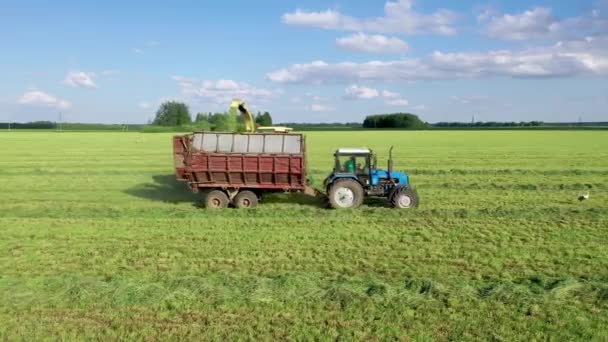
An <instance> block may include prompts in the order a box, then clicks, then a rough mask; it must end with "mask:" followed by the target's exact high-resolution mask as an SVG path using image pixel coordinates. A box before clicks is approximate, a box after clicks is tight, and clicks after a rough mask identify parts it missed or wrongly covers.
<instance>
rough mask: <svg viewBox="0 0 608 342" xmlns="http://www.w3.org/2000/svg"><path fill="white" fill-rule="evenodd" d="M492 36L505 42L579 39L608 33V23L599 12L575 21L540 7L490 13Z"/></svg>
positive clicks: (481, 19)
mask: <svg viewBox="0 0 608 342" xmlns="http://www.w3.org/2000/svg"><path fill="white" fill-rule="evenodd" d="M479 19H480V21H487V27H486V33H487V35H488V36H490V37H492V38H497V39H503V40H529V39H576V38H579V39H580V38H584V37H586V36H597V35H604V34H606V33H608V19H606V18H604V17H602V16H601V15H600V11H599V10H593V11H591V13H589V14H586V15H583V16H578V17H572V18H564V19H561V18H558V17H556V16H555V15H554V14H553V11H552V10H551V9H550V8H546V7H536V8H533V9H530V10H527V11H524V12H521V13H516V14H496V13H495V12H494V13H486V14H484V15H483V16H480V17H479Z"/></svg>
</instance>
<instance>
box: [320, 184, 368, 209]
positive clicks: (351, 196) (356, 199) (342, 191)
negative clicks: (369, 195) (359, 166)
mask: <svg viewBox="0 0 608 342" xmlns="http://www.w3.org/2000/svg"><path fill="white" fill-rule="evenodd" d="M363 196H364V193H363V187H362V186H361V184H359V183H357V182H356V181H354V180H352V179H343V180H338V181H336V182H334V184H332V185H331V187H330V188H329V192H328V197H329V204H330V205H331V206H332V208H334V209H347V208H357V207H359V206H360V205H361V203H363Z"/></svg>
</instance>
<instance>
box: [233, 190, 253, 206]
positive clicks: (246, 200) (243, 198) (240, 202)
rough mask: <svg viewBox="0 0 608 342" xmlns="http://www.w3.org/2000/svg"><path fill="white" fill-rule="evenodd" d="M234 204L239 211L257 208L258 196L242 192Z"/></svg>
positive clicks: (249, 192)
mask: <svg viewBox="0 0 608 342" xmlns="http://www.w3.org/2000/svg"><path fill="white" fill-rule="evenodd" d="M232 204H234V206H235V207H237V208H239V209H251V208H255V207H256V206H257V205H258V196H257V195H256V194H255V193H253V192H252V191H249V190H245V191H241V192H239V193H238V194H237V195H236V196H235V197H234V199H233V200H232Z"/></svg>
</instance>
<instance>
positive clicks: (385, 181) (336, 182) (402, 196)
mask: <svg viewBox="0 0 608 342" xmlns="http://www.w3.org/2000/svg"><path fill="white" fill-rule="evenodd" d="M392 150H393V148H392V147H391V148H390V150H389V160H388V169H387V170H381V169H378V168H377V164H378V162H377V157H376V155H375V154H374V152H373V151H372V150H370V149H368V148H340V149H338V150H336V152H335V153H334V169H333V172H332V173H331V174H330V175H329V176H328V177H327V178H326V179H325V182H324V185H325V188H326V190H327V194H328V197H329V201H330V204H331V205H332V206H333V207H334V208H354V207H357V206H359V205H361V203H362V202H363V197H365V196H378V197H386V198H388V199H389V201H390V202H391V203H392V204H393V206H394V207H398V208H409V207H414V206H417V203H418V196H417V194H416V193H415V190H413V189H412V188H411V186H410V184H409V177H408V175H407V174H406V173H405V172H401V171H393V158H392Z"/></svg>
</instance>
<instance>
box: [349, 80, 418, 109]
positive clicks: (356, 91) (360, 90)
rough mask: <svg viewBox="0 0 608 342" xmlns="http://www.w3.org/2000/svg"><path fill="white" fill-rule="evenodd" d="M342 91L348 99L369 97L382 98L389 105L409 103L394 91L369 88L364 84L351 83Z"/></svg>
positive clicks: (365, 98)
mask: <svg viewBox="0 0 608 342" xmlns="http://www.w3.org/2000/svg"><path fill="white" fill-rule="evenodd" d="M344 92H345V95H344V98H345V99H350V100H357V99H362V100H369V99H376V98H382V99H385V100H386V104H388V105H390V106H407V105H408V104H409V101H408V100H406V99H404V98H402V97H401V95H399V94H398V93H394V92H392V91H388V90H382V91H380V90H378V89H374V88H369V87H365V86H359V85H356V84H353V85H351V86H349V87H348V88H346V89H344Z"/></svg>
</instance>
